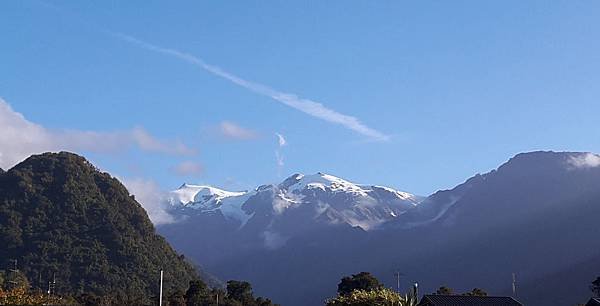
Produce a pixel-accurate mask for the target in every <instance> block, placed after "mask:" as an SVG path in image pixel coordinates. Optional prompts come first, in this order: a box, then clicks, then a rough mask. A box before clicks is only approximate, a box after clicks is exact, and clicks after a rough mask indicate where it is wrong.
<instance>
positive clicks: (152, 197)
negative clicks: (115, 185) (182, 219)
mask: <svg viewBox="0 0 600 306" xmlns="http://www.w3.org/2000/svg"><path fill="white" fill-rule="evenodd" d="M119 180H120V181H121V182H122V183H123V185H125V187H127V190H129V193H130V194H132V195H134V196H135V199H136V201H138V203H140V204H141V205H142V207H144V209H145V210H146V212H147V213H148V217H149V218H150V221H152V223H154V225H160V224H169V223H173V222H175V218H174V217H173V216H172V215H171V214H170V213H169V204H168V201H167V193H166V192H164V191H163V190H161V189H160V187H159V186H158V184H157V183H156V182H154V181H152V180H148V179H143V178H133V179H125V178H119Z"/></svg>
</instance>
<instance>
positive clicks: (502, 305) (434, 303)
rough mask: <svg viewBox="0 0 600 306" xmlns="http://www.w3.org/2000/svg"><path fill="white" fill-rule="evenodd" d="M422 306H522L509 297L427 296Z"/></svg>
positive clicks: (424, 297) (423, 299)
mask: <svg viewBox="0 0 600 306" xmlns="http://www.w3.org/2000/svg"><path fill="white" fill-rule="evenodd" d="M419 305H421V306H522V305H523V304H521V303H519V302H517V301H516V300H515V299H513V298H511V297H508V296H469V295H425V296H423V298H422V299H421V302H420V303H419Z"/></svg>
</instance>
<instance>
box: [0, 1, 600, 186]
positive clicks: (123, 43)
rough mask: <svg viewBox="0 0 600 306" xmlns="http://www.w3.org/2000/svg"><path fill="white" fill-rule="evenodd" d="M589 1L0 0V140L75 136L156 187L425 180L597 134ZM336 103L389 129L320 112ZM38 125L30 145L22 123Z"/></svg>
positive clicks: (80, 147) (596, 58)
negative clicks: (315, 179)
mask: <svg viewBox="0 0 600 306" xmlns="http://www.w3.org/2000/svg"><path fill="white" fill-rule="evenodd" d="M599 13H600V2H597V1H577V2H574V1H552V2H550V1H496V2H494V3H493V2H490V1H485V2H481V1H451V2H450V1H448V2H433V1H431V2H425V1H419V2H400V1H389V2H385V1H380V2H372V1H306V2H295V3H293V2H290V1H256V2H254V1H211V2H208V1H205V2H201V1H189V2H187V1H177V2H159V1H105V2H102V3H100V2H92V1H3V2H0V35H1V37H2V48H0V69H1V71H2V72H3V73H2V77H0V97H1V98H2V99H3V100H4V103H5V104H7V105H10V109H8V110H6V109H5V112H8V114H5V115H6V116H8V117H9V118H13V119H14V118H17V117H15V116H16V115H15V114H16V113H20V114H22V116H24V118H23V120H26V121H27V124H29V125H27V128H15V129H14V132H12V134H11V135H12V136H11V137H12V138H10V137H8V136H4V141H2V137H3V136H2V132H0V143H1V144H2V147H1V148H0V152H2V153H3V155H4V156H5V157H6V156H20V155H18V154H25V153H36V151H40V150H45V149H51V150H58V149H67V150H74V151H77V152H79V153H82V154H84V155H85V156H87V157H88V158H89V159H91V160H92V161H93V162H94V163H95V164H97V165H98V166H99V167H100V168H102V169H104V170H107V171H109V172H111V173H112V174H114V175H118V176H119V177H123V178H129V179H133V178H139V179H144V180H151V181H154V182H156V184H157V186H160V188H163V189H167V190H168V189H173V188H176V187H178V186H179V185H180V184H181V183H183V182H191V183H206V184H212V185H216V186H220V187H223V188H228V189H247V188H253V187H255V186H256V185H258V184H263V183H270V182H278V181H280V180H282V179H283V178H285V177H286V176H287V175H290V174H292V173H295V172H301V173H314V172H317V171H322V172H327V173H331V174H334V175H337V176H340V177H343V178H346V179H349V180H352V181H356V182H361V183H373V184H381V185H387V186H391V187H394V188H397V189H401V190H405V191H409V192H413V193H417V194H423V195H426V194H429V193H431V192H434V191H435V190H437V189H445V188H451V187H453V186H454V185H456V184H458V183H460V182H462V181H464V180H465V179H466V178H468V177H470V176H471V175H473V174H475V173H478V172H487V171H489V170H491V169H493V168H495V167H497V166H498V165H499V164H501V163H502V162H504V161H506V160H507V159H508V158H509V157H511V156H513V155H514V154H516V153H518V152H523V151H531V150H572V151H592V152H599V151H600V144H599V143H598V139H599V134H600V132H599V128H598V114H599V113H600V103H599V101H598V99H599V97H600V86H598V84H599V83H600V74H599V71H600V40H599V39H598V37H600V18H598V16H599ZM119 33H120V34H123V35H127V36H128V37H131V39H129V40H128V39H124V38H123V36H118V35H117V34H119ZM133 39H136V40H138V41H142V42H143V43H147V44H151V45H152V46H153V47H156V48H163V49H161V50H164V49H170V50H174V51H177V52H180V53H185V54H188V55H191V56H194V58H196V59H199V60H202V61H204V62H205V63H207V64H208V65H213V66H216V67H219V68H220V69H222V70H223V71H226V72H227V73H229V74H230V75H232V76H235V77H239V78H242V79H243V80H245V81H248V82H252V83H255V84H262V85H264V86H267V87H268V88H270V89H272V90H274V91H276V92H277V93H287V94H294V95H296V96H297V97H299V98H301V99H308V100H310V101H314V102H318V103H320V104H322V108H321V109H318V110H317V111H316V112H312V113H310V111H308V112H309V113H307V108H306V107H307V104H306V103H304V104H302V103H301V104H300V106H298V107H296V108H294V107H290V105H286V104H285V103H282V102H281V101H277V100H276V99H273V98H272V97H269V96H265V95H264V94H260V93H257V92H256V90H252V89H251V88H250V89H249V88H248V87H244V86H240V84H235V83H234V82H232V81H231V80H227V79H225V78H223V77H220V76H218V75H215V73H214V72H213V73H211V72H210V71H208V70H207V69H203V68H202V67H199V66H198V65H196V64H194V63H192V62H190V61H189V60H188V61H186V60H183V59H182V57H181V56H175V55H173V54H167V53H165V52H157V50H156V49H155V50H151V48H148V45H143V43H136V42H133ZM294 101H300V102H302V100H299V99H295V100H294ZM304 102H306V101H304ZM327 111H330V112H332V113H333V115H331V113H329V115H328V114H327ZM344 116H346V117H344ZM347 116H351V117H353V118H355V119H356V120H358V121H359V122H360V124H361V125H362V126H363V127H365V128H367V129H368V130H369V131H375V132H376V133H379V136H382V137H377V136H373V133H371V134H369V133H368V132H367V133H365V132H364V131H363V132H361V131H360V130H357V129H356V128H355V126H356V124H353V123H348V122H347V121H348V120H346V121H344V122H345V123H344V124H338V123H335V122H331V121H332V120H333V121H335V120H338V119H340V118H342V119H343V118H346V119H348V118H349V117H347ZM0 118H2V117H0ZM324 118H325V120H324ZM11 120H12V119H11ZM11 120H6V119H5V120H4V121H5V122H3V123H2V122H0V123H2V124H4V126H3V127H2V128H3V129H4V130H5V131H7V130H8V129H7V127H6V125H7V124H13V123H11V122H16V121H18V120H20V119H14V120H13V121H11ZM350 121H352V120H350ZM19 122H20V123H19ZM17 123H18V124H23V125H26V123H24V122H21V121H18V122H17ZM17 123H15V124H17ZM33 124H35V126H32V125H33ZM35 128H41V129H43V131H44V132H43V133H36V135H37V136H36V137H38V138H35V139H36V140H35V141H36V142H37V143H39V145H32V144H31V141H29V142H28V141H27V139H30V138H29V137H30V136H28V135H17V136H15V133H16V134H18V133H21V132H22V133H26V131H30V130H31V131H34V130H35ZM89 132H94V133H100V134H101V135H102V137H99V138H94V137H96V136H94V137H91V138H90V139H91V140H90V141H89V142H92V143H87V142H85V141H84V140H82V138H85V135H88V134H85V133H89ZM276 133H279V134H281V135H283V137H285V140H286V145H285V146H283V147H280V146H279V143H278V137H277V136H276ZM39 135H42V136H39ZM42 138H44V139H42ZM117 138H118V139H119V140H118V141H115V143H116V145H115V144H114V143H113V144H111V143H112V141H113V140H115V139H117ZM48 139H50V140H48ZM9 140H10V141H9ZM19 141H21V142H22V143H21V144H19V145H17V146H16V147H17V148H15V145H14V142H19ZM105 142H106V148H105V149H104V147H103V146H104V143H105ZM11 150H16V152H11ZM30 151H31V152H30ZM276 152H278V153H276ZM10 154H13V155H10ZM276 154H279V156H280V157H282V159H283V160H282V165H279V164H278V161H277V157H276ZM5 167H6V166H5Z"/></svg>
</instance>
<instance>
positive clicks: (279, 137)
mask: <svg viewBox="0 0 600 306" xmlns="http://www.w3.org/2000/svg"><path fill="white" fill-rule="evenodd" d="M275 135H276V136H277V141H278V142H279V147H283V146H285V145H286V144H287V141H286V140H285V137H283V135H281V134H279V133H275Z"/></svg>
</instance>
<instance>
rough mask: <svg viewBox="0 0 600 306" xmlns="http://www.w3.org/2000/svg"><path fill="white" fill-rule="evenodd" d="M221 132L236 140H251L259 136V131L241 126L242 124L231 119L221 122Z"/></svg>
mask: <svg viewBox="0 0 600 306" xmlns="http://www.w3.org/2000/svg"><path fill="white" fill-rule="evenodd" d="M219 133H220V134H221V135H222V136H223V137H225V138H229V139H236V140H251V139H256V138H257V137H258V133H257V132H255V131H253V130H251V129H248V128H244V127H241V126H240V125H238V124H236V123H234V122H231V121H223V122H221V124H219Z"/></svg>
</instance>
